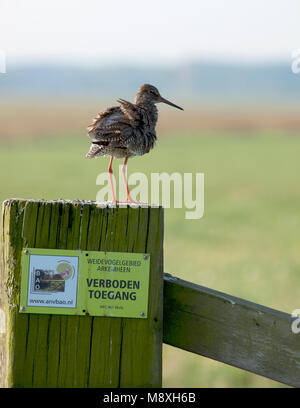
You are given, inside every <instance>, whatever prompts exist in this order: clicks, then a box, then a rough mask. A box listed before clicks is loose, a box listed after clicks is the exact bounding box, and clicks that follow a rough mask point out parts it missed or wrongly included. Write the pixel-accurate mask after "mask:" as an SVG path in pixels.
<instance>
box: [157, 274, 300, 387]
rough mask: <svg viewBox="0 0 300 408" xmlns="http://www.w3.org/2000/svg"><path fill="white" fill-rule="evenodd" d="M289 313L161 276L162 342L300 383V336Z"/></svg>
mask: <svg viewBox="0 0 300 408" xmlns="http://www.w3.org/2000/svg"><path fill="white" fill-rule="evenodd" d="M292 321H293V318H292V317H291V315H289V314H286V313H282V312H279V311H277V310H274V309H269V308H267V307H264V306H260V305H258V304H255V303H252V302H248V301H247V300H244V299H239V298H236V297H234V296H230V295H227V294H225V293H221V292H217V291H215V290H212V289H208V288H205V287H203V286H199V285H195V284H192V283H190V282H186V281H183V280H181V279H177V278H175V277H173V276H171V275H168V274H165V277H164V334H163V339H164V342H165V343H167V344H170V345H172V346H175V347H179V348H181V349H184V350H187V351H190V352H192V353H197V354H200V355H202V356H205V357H209V358H212V359H214V360H217V361H221V362H223V363H227V364H230V365H232V366H235V367H239V368H242V369H244V370H248V371H251V372H253V373H255V374H259V375H261V376H264V377H268V378H271V379H273V380H276V381H279V382H282V383H284V384H288V385H291V386H295V387H300V337H299V336H300V335H299V334H298V335H297V334H294V333H293V332H292V330H291V324H292Z"/></svg>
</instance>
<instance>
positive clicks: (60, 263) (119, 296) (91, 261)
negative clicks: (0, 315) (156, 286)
mask: <svg viewBox="0 0 300 408" xmlns="http://www.w3.org/2000/svg"><path fill="white" fill-rule="evenodd" d="M149 271H150V256H149V255H148V254H140V253H125V252H96V251H80V250H78V251H71V250H58V249H37V248H25V249H23V263H22V284H21V304H20V312H21V313H47V314H74V315H91V316H108V317H133V318H147V314H148V291H149Z"/></svg>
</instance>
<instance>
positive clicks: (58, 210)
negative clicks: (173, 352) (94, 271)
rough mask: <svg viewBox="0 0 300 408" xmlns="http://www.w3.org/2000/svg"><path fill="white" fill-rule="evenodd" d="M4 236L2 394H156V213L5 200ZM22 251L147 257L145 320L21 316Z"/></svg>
mask: <svg viewBox="0 0 300 408" xmlns="http://www.w3.org/2000/svg"><path fill="white" fill-rule="evenodd" d="M2 230H3V231H2V232H3V233H2V240H3V248H2V262H3V268H1V269H2V276H1V301H2V310H4V313H5V317H6V340H5V352H4V353H2V354H3V356H6V361H5V364H4V369H3V370H2V371H3V373H2V379H0V380H1V381H2V386H8V387H160V386H161V381H162V318H163V316H162V312H163V307H162V302H163V209H162V208H161V207H159V208H142V207H138V208H132V207H129V206H127V207H125V208H124V207H122V208H121V207H120V206H117V207H108V206H107V205H102V206H99V205H97V204H96V203H94V202H84V201H62V200H59V201H44V200H42V201H34V200H19V199H11V200H7V201H5V202H4V203H3V225H2ZM23 247H31V248H59V249H82V250H94V251H103V250H107V251H118V252H138V253H149V254H151V265H150V289H149V314H148V318H147V319H129V318H109V317H91V316H59V315H41V314H20V313H19V298H20V278H21V251H22V248H23ZM0 340H1V339H0ZM3 356H2V362H3ZM0 359H1V355H0ZM0 362H1V361H0Z"/></svg>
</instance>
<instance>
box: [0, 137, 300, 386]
mask: <svg viewBox="0 0 300 408" xmlns="http://www.w3.org/2000/svg"><path fill="white" fill-rule="evenodd" d="M88 146H89V143H88V140H87V138H85V136H82V137H80V136H79V135H72V136H71V135H68V136H67V137H64V136H60V137H59V136H53V135H49V137H48V138H46V139H40V140H19V141H11V142H8V141H6V142H2V143H1V150H0V166H1V167H0V169H1V172H0V186H1V189H0V199H1V200H2V201H3V200H4V199H6V198H11V197H19V198H45V199H56V198H66V199H73V198H74V199H75V198H80V199H92V200H95V198H96V194H97V191H98V190H99V186H96V183H95V181H96V176H97V174H98V173H100V172H103V171H106V169H107V165H108V158H101V159H96V160H86V159H85V158H84V155H85V153H86V151H87V150H88ZM299 157H300V138H299V137H297V135H295V134H292V133H290V134H284V133H275V132H274V133H262V132H261V133H249V134H247V135H246V136H245V135H243V134H237V133H232V134H230V133H219V134H216V133H211V134H208V133H207V134H188V133H186V134H165V135H161V137H160V139H159V142H158V145H157V146H156V148H155V149H154V150H153V151H152V152H151V153H150V154H148V155H145V156H144V157H142V158H135V159H133V160H129V168H128V173H129V174H130V173H132V172H135V171H143V172H145V173H146V174H147V175H148V176H149V175H150V172H151V171H153V172H163V171H166V172H168V173H172V172H182V173H183V172H192V173H195V172H201V173H204V174H205V214H204V217H203V218H202V219H199V220H186V219H185V217H184V213H185V209H172V208H171V209H166V211H165V271H166V272H169V273H172V274H174V275H177V276H179V277H181V278H184V279H186V280H189V281H193V282H195V283H199V284H201V285H204V286H208V287H211V288H214V289H216V290H221V291H224V292H227V293H230V294H232V295H235V296H239V297H242V298H246V299H248V300H251V301H253V302H257V303H260V304H263V305H266V306H269V307H273V308H276V309H279V310H282V311H285V312H287V313H291V312H292V311H293V310H294V309H297V308H299V307H300V296H299V293H300V234H299V231H300V215H299V202H300V189H299V174H300V162H299ZM116 163H120V162H117V161H116ZM220 313H222V311H220ZM164 356H165V364H164V386H175V387H186V386H190V387H200V386H201V387H216V386H221V387H235V386H237V387H239V386H245V387H254V386H258V387H259V386H278V383H275V382H272V381H270V380H266V379H263V378H261V377H258V376H255V375H253V374H250V373H247V372H245V371H241V370H238V369H235V368H232V367H229V366H226V365H223V364H220V363H217V362H214V361H211V360H208V359H205V358H202V357H200V356H195V355H193V354H190V353H186V352H183V351H181V350H177V349H174V348H171V347H167V346H166V347H165V349H164Z"/></svg>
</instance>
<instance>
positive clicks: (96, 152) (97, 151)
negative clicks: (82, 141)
mask: <svg viewBox="0 0 300 408" xmlns="http://www.w3.org/2000/svg"><path fill="white" fill-rule="evenodd" d="M101 150H102V149H101V146H99V145H97V144H94V143H92V144H91V147H90V150H89V151H88V152H87V154H86V155H85V157H86V158H87V159H93V158H94V157H97V156H101Z"/></svg>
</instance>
